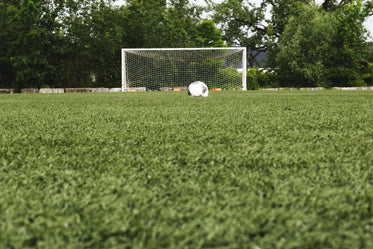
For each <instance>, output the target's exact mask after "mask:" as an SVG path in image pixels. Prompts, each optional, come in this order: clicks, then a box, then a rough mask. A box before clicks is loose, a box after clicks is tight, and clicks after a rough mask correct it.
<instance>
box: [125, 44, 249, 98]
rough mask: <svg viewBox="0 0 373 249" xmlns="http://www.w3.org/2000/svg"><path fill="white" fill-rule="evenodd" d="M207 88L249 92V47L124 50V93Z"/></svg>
mask: <svg viewBox="0 0 373 249" xmlns="http://www.w3.org/2000/svg"><path fill="white" fill-rule="evenodd" d="M194 81H202V82H204V83H205V84H206V85H207V86H208V88H217V89H231V90H233V89H234V90H244V91H246V89H247V87H246V48H245V47H219V48H147V49H126V48H124V49H122V92H127V91H131V90H136V89H141V90H142V91H159V90H161V91H162V90H164V91H169V90H184V89H186V88H187V87H188V85H189V84H190V83H192V82H194Z"/></svg>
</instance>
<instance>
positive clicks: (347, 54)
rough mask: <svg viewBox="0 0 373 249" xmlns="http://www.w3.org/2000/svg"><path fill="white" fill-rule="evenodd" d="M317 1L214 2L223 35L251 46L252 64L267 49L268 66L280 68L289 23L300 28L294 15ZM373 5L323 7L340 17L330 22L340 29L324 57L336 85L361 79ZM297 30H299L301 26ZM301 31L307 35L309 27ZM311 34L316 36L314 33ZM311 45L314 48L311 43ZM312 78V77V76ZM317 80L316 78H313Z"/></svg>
mask: <svg viewBox="0 0 373 249" xmlns="http://www.w3.org/2000/svg"><path fill="white" fill-rule="evenodd" d="M313 2H314V1H311V0H302V1H295V0H291V1H289V0H264V1H263V2H262V4H261V6H260V8H258V7H255V6H253V5H252V4H250V3H249V1H245V0H225V1H223V3H221V4H218V5H213V11H214V15H213V17H214V20H215V21H216V22H217V24H218V26H219V27H221V28H222V31H223V37H224V39H225V40H226V41H227V42H228V43H229V44H238V45H240V46H246V47H248V48H249V54H250V58H249V62H250V64H251V65H252V64H253V62H254V61H255V57H256V56H257V55H258V54H259V53H262V52H266V55H267V56H266V57H267V59H266V63H267V66H268V67H270V68H278V67H279V66H280V65H279V63H280V60H279V59H278V56H279V54H281V56H284V50H283V49H284V47H282V48H280V47H279V46H280V41H281V40H282V41H283V43H284V39H282V38H281V37H282V35H283V33H284V32H285V30H286V27H287V26H289V27H288V29H289V28H290V27H291V28H295V29H297V27H294V25H293V24H290V23H289V21H290V20H291V18H293V17H296V18H298V17H300V15H301V13H300V12H301V11H303V6H304V5H306V6H312V4H313ZM372 6H373V1H360V0H358V1H357V0H340V1H337V0H325V1H324V3H323V4H322V5H321V7H320V8H319V11H320V12H321V11H325V12H328V13H330V14H331V15H333V16H334V18H335V19H336V23H334V24H330V25H334V26H333V27H334V29H336V30H337V31H336V36H335V37H334V39H333V43H332V45H331V47H330V51H334V52H328V53H326V54H324V56H325V57H326V58H324V59H323V61H324V63H326V64H325V65H326V66H327V67H328V68H329V69H330V70H329V71H328V72H327V76H326V77H327V80H328V82H329V83H330V84H331V85H335V84H337V82H339V83H338V84H347V85H349V84H359V82H361V80H359V77H358V75H359V73H358V66H357V65H358V61H359V60H361V58H362V57H361V56H362V52H363V51H364V46H365V45H364V43H365V40H364V37H365V30H364V28H363V22H364V20H365V19H366V18H367V17H368V16H369V15H372V14H373V11H372ZM268 8H270V12H271V14H272V15H271V17H270V19H268V20H266V19H265V16H264V13H265V11H267V10H268ZM293 22H294V21H293ZM305 25H307V24H305ZM297 30H298V31H299V29H297ZM328 30H331V27H328ZM299 32H300V33H302V34H304V35H307V33H306V32H305V31H304V32H303V31H299ZM290 34H291V32H290V31H288V34H287V36H289V35H290ZM294 34H295V33H294ZM328 35H329V34H327V36H328ZM292 38H294V37H292ZM308 38H309V39H311V40H312V39H313V38H312V37H308ZM308 38H307V39H308ZM294 39H295V38H294ZM305 39H306V38H305ZM328 39H329V37H325V40H328ZM281 46H284V44H281ZM280 49H282V50H283V51H282V53H280ZM308 49H313V48H312V46H310V47H309V48H308ZM330 53H334V58H335V59H334V60H329V59H328V58H329V57H331V56H329V54H330ZM304 59H305V58H304ZM327 62H328V63H327ZM310 63H311V64H312V63H313V61H312V60H311V61H310ZM281 66H282V67H283V66H284V65H283V64H282V65H281ZM298 76H299V75H298ZM308 78H309V80H311V79H310V77H308ZM318 80H320V79H318ZM318 80H317V81H318ZM314 81H315V78H314V79H312V80H311V81H310V82H314Z"/></svg>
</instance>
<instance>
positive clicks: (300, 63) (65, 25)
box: [0, 0, 373, 90]
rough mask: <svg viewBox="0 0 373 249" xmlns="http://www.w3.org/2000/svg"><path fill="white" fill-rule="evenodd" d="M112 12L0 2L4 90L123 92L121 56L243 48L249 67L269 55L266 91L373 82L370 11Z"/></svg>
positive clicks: (245, 6) (188, 7) (96, 6)
mask: <svg viewBox="0 0 373 249" xmlns="http://www.w3.org/2000/svg"><path fill="white" fill-rule="evenodd" d="M114 3H115V1H113V0H79V1H77V0H12V1H9V0H0V88H14V89H16V90H19V89H21V88H27V87H35V88H42V87H118V86H120V78H121V76H120V74H121V72H120V71H121V70H120V68H121V65H120V64H121V62H120V49H121V48H152V47H160V48H162V47H214V46H215V47H219V46H245V47H247V48H248V50H249V57H248V61H249V64H250V65H254V63H255V61H256V60H257V58H258V55H259V54H263V53H265V54H266V56H265V58H266V61H265V66H266V67H268V68H270V69H271V70H268V71H267V72H269V73H267V75H264V76H263V75H259V74H258V75H257V76H258V77H256V78H255V80H257V81H259V82H260V85H261V86H269V85H271V86H273V85H278V86H327V87H331V86H339V85H343V86H348V85H364V84H370V82H371V81H369V79H368V80H365V78H366V77H367V76H366V75H369V73H370V71H369V70H371V66H369V65H370V64H369V62H372V61H373V58H372V51H371V50H370V48H371V45H369V43H367V42H366V40H367V32H366V30H365V29H364V26H363V22H364V21H365V20H366V19H367V18H368V17H369V16H370V15H372V14H373V12H372V9H373V8H372V7H373V1H361V0H351V1H350V0H346V1H342V0H341V1H337V0H325V1H324V2H323V4H322V5H316V4H315V3H314V1H312V0H301V1H293V0H290V1H289V0H263V1H262V4H261V5H260V6H255V5H253V4H251V3H250V1H248V0H225V1H223V2H222V3H220V4H214V3H212V2H211V1H209V0H206V3H207V7H206V6H205V7H202V6H197V5H195V4H193V3H192V1H189V0H168V1H167V0H152V1H148V0H127V1H125V4H124V5H122V6H117V5H115V4H114ZM269 9H270V11H271V16H270V17H268V16H267V15H266V14H265V13H266V11H267V10H269ZM207 12H208V13H210V17H209V18H210V19H205V18H206V13H207ZM362 61H363V62H365V64H364V63H363V64H362ZM369 68H370V69H369ZM367 70H368V71H367ZM372 74H373V70H372ZM364 75H365V76H364ZM259 76H260V77H259ZM364 77H365V78H364ZM368 78H369V76H368ZM364 80H365V81H364Z"/></svg>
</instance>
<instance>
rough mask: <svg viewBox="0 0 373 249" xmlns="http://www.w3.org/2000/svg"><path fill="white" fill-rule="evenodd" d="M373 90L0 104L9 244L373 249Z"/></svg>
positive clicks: (0, 243) (2, 100)
mask: <svg viewBox="0 0 373 249" xmlns="http://www.w3.org/2000/svg"><path fill="white" fill-rule="evenodd" d="M372 107H373V92H337V91H318V92H312V91H284V92H264V91H248V92H212V93H210V96H209V97H208V98H190V97H188V96H187V95H186V93H185V92H181V93H176V92H171V93H169V92H151V93H149V92H148V93H127V94H122V93H90V94H50V95H48V94H45V95H43V94H13V95H1V96H0V117H1V119H0V248H32V247H37V248H250V249H251V248H254V247H256V246H257V247H260V248H261V249H265V248H373V233H372V231H373V210H372V204H373V108H372Z"/></svg>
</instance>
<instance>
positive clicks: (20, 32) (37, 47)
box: [2, 0, 61, 89]
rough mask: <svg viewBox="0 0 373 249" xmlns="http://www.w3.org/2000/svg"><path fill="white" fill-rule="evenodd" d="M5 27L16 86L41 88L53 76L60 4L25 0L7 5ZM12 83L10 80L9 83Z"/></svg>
mask: <svg viewBox="0 0 373 249" xmlns="http://www.w3.org/2000/svg"><path fill="white" fill-rule="evenodd" d="M5 7H6V15H5V17H6V20H5V22H6V23H7V27H6V30H5V31H4V32H2V34H7V35H8V36H7V37H3V38H4V39H5V41H3V44H8V46H9V47H8V50H7V51H6V58H7V61H6V62H5V61H4V59H3V60H2V61H3V63H5V64H7V65H6V67H7V68H8V69H9V70H10V72H12V74H14V76H8V77H7V79H8V80H13V79H14V83H13V84H14V87H16V88H17V89H19V88H22V87H40V86H41V85H42V84H43V82H45V81H48V80H50V79H53V78H54V75H55V70H56V65H55V64H54V59H53V58H54V57H55V56H54V55H55V51H56V50H55V49H56V46H57V45H58V42H59V40H60V37H59V36H58V29H59V27H60V24H59V23H58V22H57V19H56V18H57V16H58V13H59V11H60V10H61V9H60V8H59V5H58V3H57V4H53V3H52V2H50V1H40V0H34V1H31V0H23V1H18V2H17V1H13V2H11V3H8V4H6V6H5ZM8 84H9V83H8Z"/></svg>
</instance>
